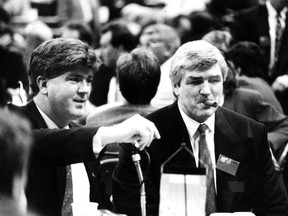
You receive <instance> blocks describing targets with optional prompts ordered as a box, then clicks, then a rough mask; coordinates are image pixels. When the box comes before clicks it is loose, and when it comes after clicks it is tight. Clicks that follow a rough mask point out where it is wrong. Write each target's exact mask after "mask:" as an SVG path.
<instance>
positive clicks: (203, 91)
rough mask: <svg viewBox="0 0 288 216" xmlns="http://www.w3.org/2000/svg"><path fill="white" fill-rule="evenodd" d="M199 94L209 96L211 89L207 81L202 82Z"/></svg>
mask: <svg viewBox="0 0 288 216" xmlns="http://www.w3.org/2000/svg"><path fill="white" fill-rule="evenodd" d="M200 94H203V95H209V94H211V88H210V85H209V82H208V81H204V82H203V84H202V86H201V89H200Z"/></svg>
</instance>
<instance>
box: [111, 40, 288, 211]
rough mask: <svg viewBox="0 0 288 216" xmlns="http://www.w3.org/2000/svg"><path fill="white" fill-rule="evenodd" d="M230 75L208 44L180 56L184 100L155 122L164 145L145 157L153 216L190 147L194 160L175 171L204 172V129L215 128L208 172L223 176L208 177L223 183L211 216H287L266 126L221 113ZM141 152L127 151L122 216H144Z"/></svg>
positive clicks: (177, 79) (178, 87)
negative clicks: (169, 176) (136, 160)
mask: <svg viewBox="0 0 288 216" xmlns="http://www.w3.org/2000/svg"><path fill="white" fill-rule="evenodd" d="M226 75H227V65H226V62H225V60H224V58H223V56H222V54H221V53H220V51H219V50H218V49H217V48H216V47H214V46H212V45H211V44H209V43H207V42H205V41H193V42H188V43H186V44H183V45H182V46H181V47H180V48H179V49H178V50H177V51H176V53H175V55H174V57H173V60H172V64H171V71H170V78H171V81H172V86H173V90H174V94H175V95H176V97H177V101H176V102H175V103H173V104H172V105H169V106H167V107H164V108H162V109H160V110H157V111H155V112H154V113H152V114H150V115H148V116H147V118H148V119H150V120H151V121H152V122H154V123H155V125H156V127H157V128H158V130H159V132H160V134H161V139H159V140H155V141H153V143H152V145H151V146H150V147H149V148H146V149H145V151H142V152H140V154H141V167H142V170H143V175H144V183H145V187H146V195H147V196H146V197H147V206H146V207H147V215H158V212H159V201H160V194H159V188H160V177H161V173H160V167H161V165H162V164H163V162H165V161H166V160H167V159H168V158H169V157H170V156H171V155H172V154H173V153H175V152H176V151H177V149H179V147H181V145H182V143H185V144H186V146H187V147H188V148H189V149H190V150H191V151H192V152H193V156H194V157H192V156H191V155H190V156H188V155H189V154H187V153H185V151H181V152H179V153H178V155H177V158H176V159H174V160H173V161H175V163H174V164H173V165H175V166H177V167H178V171H179V169H181V168H183V167H192V168H193V167H194V168H195V167H199V166H201V160H202V156H201V154H200V152H201V151H200V149H201V148H202V146H203V143H204V142H200V141H199V139H201V137H200V138H199V132H198V130H197V128H198V127H199V125H200V124H206V126H207V127H208V129H207V130H206V133H205V134H206V143H207V146H208V152H209V153H208V154H210V155H211V163H209V164H210V165H211V164H212V166H210V168H209V169H208V173H209V172H210V171H211V170H213V171H214V174H215V175H212V178H209V175H207V177H208V178H207V180H208V179H210V180H209V181H211V182H213V180H214V181H215V182H216V185H214V187H212V188H210V187H209V188H210V189H212V190H213V189H214V190H215V189H216V199H207V203H206V206H207V207H210V206H211V205H212V203H213V200H214V204H215V202H216V204H215V205H214V209H213V210H212V211H210V212H208V211H206V215H209V213H211V212H237V211H252V212H253V213H254V214H256V215H259V216H260V215H261V216H265V215H283V216H284V215H287V213H288V203H287V199H286V197H285V195H284V193H283V191H282V188H281V187H280V185H279V183H278V180H277V176H276V173H275V170H274V164H273V162H272V159H271V154H270V151H269V145H268V142H267V133H266V130H265V127H264V125H263V124H261V123H258V122H256V121H254V120H252V119H250V118H247V117H244V116H242V115H239V114H236V113H235V112H233V111H229V110H227V109H225V108H223V107H219V106H218V105H219V104H220V101H221V99H222V93H223V81H224V80H225V78H226ZM133 151H134V147H133V146H131V145H122V146H121V149H120V154H119V164H118V166H117V169H116V170H115V173H114V186H115V187H114V189H113V190H114V191H113V198H114V199H113V200H114V204H115V208H116V210H117V211H118V212H121V213H126V214H128V215H140V201H139V199H140V192H139V183H138V182H139V181H138V179H137V173H136V170H135V168H134V164H133V161H132V159H131V152H133ZM146 151H147V153H148V154H149V157H147V153H146ZM206 153H207V151H206ZM199 154H200V155H199ZM223 157H225V158H226V159H228V160H229V161H232V162H233V163H234V164H237V165H236V166H235V167H230V165H227V164H225V166H224V168H223V160H222V159H223ZM221 158H222V159H221ZM200 159H201V160H200ZM219 159H220V160H219ZM217 160H218V162H217ZM199 161H200V163H199ZM202 161H203V160H202ZM207 165H208V162H207ZM226 165H227V166H226ZM210 177H211V176H210ZM209 181H207V182H209ZM209 185H210V184H209ZM209 185H207V187H208V186H209ZM212 185H213V184H212ZM210 186H211V185H210ZM195 196H198V194H195ZM188 205H189V203H188ZM207 210H208V208H207Z"/></svg>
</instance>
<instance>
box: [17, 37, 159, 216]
mask: <svg viewBox="0 0 288 216" xmlns="http://www.w3.org/2000/svg"><path fill="white" fill-rule="evenodd" d="M99 64H100V59H99V58H98V57H97V56H96V54H95V52H94V50H93V49H92V48H91V47H89V46H88V45H87V44H85V43H83V42H82V41H80V40H78V39H67V38H58V39H51V40H48V41H46V42H44V43H42V44H41V45H40V46H38V47H37V48H36V49H35V50H34V52H33V53H32V55H31V61H30V67H29V70H28V75H29V82H30V88H31V92H32V94H33V95H32V96H33V100H32V101H31V102H29V103H28V104H27V105H26V106H24V107H20V108H18V109H20V111H22V112H23V113H24V114H25V115H26V116H27V117H28V118H29V119H31V121H32V123H33V135H34V137H33V138H34V140H35V144H34V148H33V149H32V152H31V163H30V167H29V176H28V182H27V190H26V193H27V199H28V206H29V208H30V209H32V210H33V211H35V212H37V213H39V214H40V215H47V216H49V215H51V216H52V215H61V209H62V212H63V214H64V213H65V212H66V213H67V212H68V213H71V210H72V209H71V200H69V199H68V200H67V203H68V205H64V203H66V194H69V193H68V192H71V188H70V190H69V188H68V185H69V184H68V182H69V181H67V183H66V177H69V176H71V172H70V170H69V169H68V168H71V170H72V181H73V195H72V194H70V195H71V196H70V197H73V203H76V204H79V203H87V202H89V201H91V202H98V203H99V207H98V208H100V209H101V208H105V209H109V208H112V206H111V203H109V201H108V200H107V199H106V195H105V194H103V187H101V186H100V185H101V179H100V177H99V175H98V163H99V161H98V160H97V159H96V157H97V156H98V153H99V152H100V151H101V149H102V147H104V146H106V145H107V144H109V143H113V142H116V141H117V142H126V143H133V142H134V141H136V140H138V141H139V144H140V148H141V149H142V148H144V146H146V145H149V144H150V143H151V141H152V139H153V138H154V137H157V138H159V134H158V131H157V129H156V128H155V126H154V124H153V123H151V122H150V121H148V120H147V119H144V118H142V117H141V116H139V115H138V116H137V115H136V116H133V117H131V118H129V119H128V120H126V121H124V122H122V123H121V124H119V125H114V126H111V127H100V128H98V127H90V128H88V127H87V128H83V127H79V126H77V125H75V124H73V122H72V121H73V120H76V119H77V118H80V117H81V116H82V115H83V114H84V109H85V105H86V102H87V101H88V98H89V94H90V92H91V83H92V79H93V75H94V73H95V72H96V71H97V70H98V68H99ZM12 108H14V109H17V107H11V109H12ZM18 109H17V110H18ZM83 163H84V165H85V167H84V165H83ZM70 164H73V165H72V166H69V165H70ZM85 168H86V170H85ZM66 169H67V171H66ZM79 176H81V178H79ZM76 180H78V181H76ZM79 181H80V182H79ZM65 192H66V193H65ZM68 198H69V197H68ZM62 204H63V205H62ZM62 207H63V208H62Z"/></svg>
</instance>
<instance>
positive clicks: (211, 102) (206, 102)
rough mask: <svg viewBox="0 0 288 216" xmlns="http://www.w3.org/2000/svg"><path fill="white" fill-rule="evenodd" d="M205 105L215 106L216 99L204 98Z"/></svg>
mask: <svg viewBox="0 0 288 216" xmlns="http://www.w3.org/2000/svg"><path fill="white" fill-rule="evenodd" d="M203 103H204V104H205V105H206V106H210V107H217V106H218V104H217V102H216V101H211V100H206V101H204V102H203Z"/></svg>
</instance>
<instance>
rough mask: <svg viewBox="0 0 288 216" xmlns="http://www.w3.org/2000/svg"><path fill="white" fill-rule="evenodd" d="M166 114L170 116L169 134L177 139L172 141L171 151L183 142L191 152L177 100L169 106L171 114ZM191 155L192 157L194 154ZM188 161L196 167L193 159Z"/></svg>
mask: <svg viewBox="0 0 288 216" xmlns="http://www.w3.org/2000/svg"><path fill="white" fill-rule="evenodd" d="M167 116H170V117H171V118H170V121H171V122H170V123H169V124H170V127H171V125H172V127H171V129H172V130H171V134H172V135H173V136H174V137H175V139H177V140H175V141H174V142H172V148H174V149H173V152H175V151H176V150H177V149H178V148H180V147H181V145H182V144H183V143H185V144H186V147H187V148H188V149H189V150H190V151H191V152H193V150H192V146H191V141H190V138H189V134H188V131H187V128H186V125H185V123H184V121H183V119H182V116H181V114H180V111H179V108H178V104H177V102H175V103H174V104H173V105H172V106H171V114H168V115H167ZM173 139H174V138H173ZM175 143H178V145H177V146H175ZM187 153H188V152H187ZM192 157H193V158H194V156H192ZM189 163H190V164H191V166H193V167H196V164H195V160H192V161H189Z"/></svg>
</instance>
